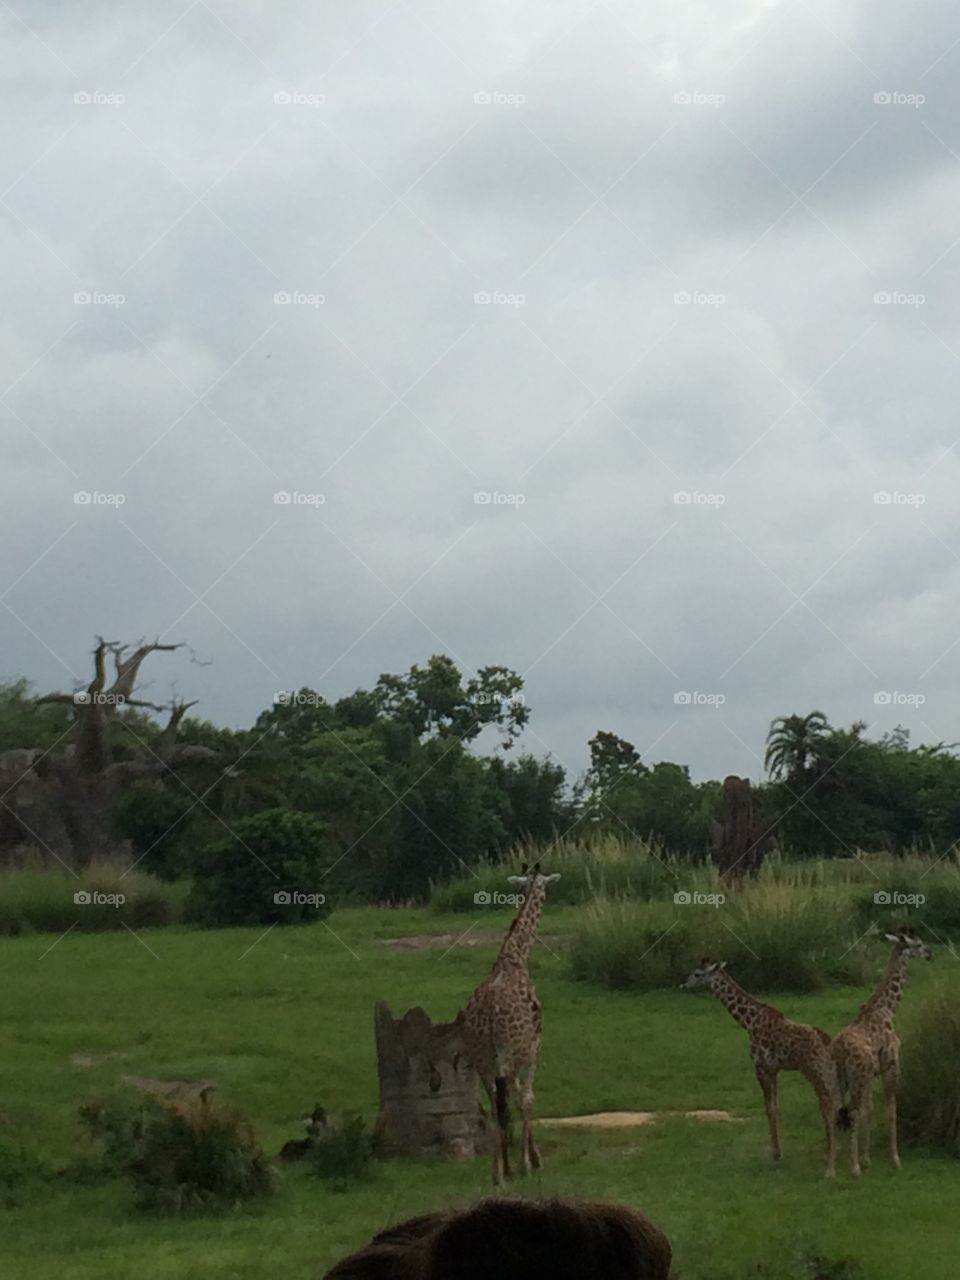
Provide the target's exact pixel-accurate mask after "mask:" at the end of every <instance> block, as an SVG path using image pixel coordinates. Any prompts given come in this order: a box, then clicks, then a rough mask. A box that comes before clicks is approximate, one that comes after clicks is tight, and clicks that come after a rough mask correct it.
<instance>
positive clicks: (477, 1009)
mask: <svg viewBox="0 0 960 1280" xmlns="http://www.w3.org/2000/svg"><path fill="white" fill-rule="evenodd" d="M545 885H546V878H545V877H544V876H542V875H540V873H539V870H538V868H537V867H534V868H533V869H532V871H531V872H530V875H529V876H528V877H527V879H526V883H525V885H524V894H525V896H524V901H523V903H522V904H521V906H520V908H519V909H518V911H517V914H516V916H515V917H514V920H513V923H512V924H511V926H510V928H509V930H508V932H507V936H506V937H505V938H504V941H503V946H502V947H501V948H500V954H499V955H498V956H497V958H496V960H495V961H494V965H493V968H492V969H491V971H490V975H489V977H487V978H486V979H485V980H484V981H483V982H481V984H480V985H479V986H478V987H477V989H476V991H474V993H473V995H472V996H471V997H470V1001H469V1003H468V1004H467V1008H466V1012H465V1017H464V1028H463V1035H464V1046H465V1049H466V1055H467V1057H468V1058H469V1059H470V1061H471V1062H472V1063H473V1065H474V1067H475V1068H476V1072H477V1075H478V1076H479V1077H480V1081H481V1083H482V1085H483V1087H484V1089H485V1090H486V1092H487V1096H488V1097H489V1099H490V1112H491V1115H492V1116H496V1120H497V1143H496V1147H495V1150H494V1158H493V1180H494V1182H495V1183H497V1184H499V1183H500V1182H502V1181H503V1179H504V1178H505V1177H509V1176H510V1159H509V1154H508V1149H507V1146H508V1143H507V1137H508V1135H507V1115H508V1109H509V1100H510V1098H511V1096H513V1097H514V1098H515V1100H516V1101H517V1103H518V1105H519V1107H520V1113H521V1115H522V1117H523V1144H522V1158H523V1168H524V1171H525V1172H529V1171H530V1170H531V1169H539V1168H540V1166H541V1164H542V1160H541V1156H540V1151H539V1148H538V1147H537V1144H536V1142H535V1141H534V1138H533V1106H534V1092H533V1081H534V1076H535V1075H536V1070H537V1060H538V1058H539V1054H540V1036H541V1033H542V1030H543V1011H542V1009H541V1006H540V1000H539V998H538V996H537V989H536V987H535V986H534V985H533V981H532V979H531V977H530V973H529V971H528V968H527V961H528V957H529V955H530V948H531V947H532V946H533V942H534V938H535V936H536V931H537V924H538V922H539V920H540V912H541V910H542V908H543V900H544V897H545V894H546V889H545Z"/></svg>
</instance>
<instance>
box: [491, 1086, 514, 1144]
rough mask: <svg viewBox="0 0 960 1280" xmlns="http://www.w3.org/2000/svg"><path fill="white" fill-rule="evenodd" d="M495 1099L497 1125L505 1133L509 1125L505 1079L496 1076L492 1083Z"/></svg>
mask: <svg viewBox="0 0 960 1280" xmlns="http://www.w3.org/2000/svg"><path fill="white" fill-rule="evenodd" d="M494 1085H495V1087H496V1098H497V1124H498V1125H499V1126H500V1128H501V1129H502V1130H503V1131H504V1133H506V1131H507V1127H508V1126H509V1124H510V1107H509V1103H508V1097H507V1077H506V1076H497V1078H496V1080H495V1081H494Z"/></svg>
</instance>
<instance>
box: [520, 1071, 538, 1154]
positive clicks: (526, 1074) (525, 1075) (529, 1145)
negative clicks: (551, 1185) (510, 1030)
mask: <svg viewBox="0 0 960 1280" xmlns="http://www.w3.org/2000/svg"><path fill="white" fill-rule="evenodd" d="M534 1070H535V1068H534V1067H532V1066H531V1067H524V1068H523V1069H522V1070H521V1071H520V1072H519V1073H518V1075H517V1083H516V1089H517V1097H518V1098H519V1100H520V1113H521V1115H522V1116H523V1152H522V1156H523V1171H524V1173H530V1172H531V1171H532V1170H534V1169H539V1168H541V1167H542V1165H543V1159H542V1157H541V1155H540V1148H539V1147H538V1146H537V1144H536V1142H535V1141H534V1137H533V1103H534V1095H533V1073H534Z"/></svg>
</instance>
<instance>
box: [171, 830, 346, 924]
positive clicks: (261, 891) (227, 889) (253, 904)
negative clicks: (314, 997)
mask: <svg viewBox="0 0 960 1280" xmlns="http://www.w3.org/2000/svg"><path fill="white" fill-rule="evenodd" d="M335 859H336V853H335V852H334V850H333V846H332V844H331V842H330V839H329V836H328V834H327V828H326V826H325V825H324V824H323V823H322V822H320V821H319V820H318V819H316V818H313V817H311V816H310V814H307V813H297V812H295V811H290V810H285V809H265V810H263V812H262V813H257V814H254V815H253V816H252V817H249V818H240V819H238V820H237V821H236V822H234V823H233V824H232V825H231V829H230V833H229V834H228V835H226V836H225V837H224V838H223V839H222V840H220V841H217V842H216V843H215V844H213V845H211V846H210V847H209V848H208V849H206V850H205V851H204V852H203V853H202V855H201V856H200V859H199V863H198V867H197V870H196V874H195V878H194V884H193V890H192V892H191V895H190V901H189V908H188V909H189V912H190V915H191V918H193V919H195V920H197V921H199V922H200V923H201V924H206V925H248V924H298V923H303V922H305V921H309V920H317V919H321V918H323V917H324V916H326V915H329V913H330V906H329V904H328V903H327V902H326V901H319V900H317V899H318V898H321V897H323V891H322V876H323V873H324V872H325V871H326V869H327V867H328V866H330V864H331V863H332V862H334V861H335Z"/></svg>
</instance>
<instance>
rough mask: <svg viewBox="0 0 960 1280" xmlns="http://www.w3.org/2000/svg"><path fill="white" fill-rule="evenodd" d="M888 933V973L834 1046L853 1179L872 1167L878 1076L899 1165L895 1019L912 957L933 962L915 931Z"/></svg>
mask: <svg viewBox="0 0 960 1280" xmlns="http://www.w3.org/2000/svg"><path fill="white" fill-rule="evenodd" d="M884 937H885V938H886V939H887V941H888V942H892V943H893V950H892V951H891V953H890V960H889V963H888V964H887V968H886V972H885V973H884V975H883V977H882V978H881V979H880V982H879V984H878V986H877V989H876V991H874V993H873V995H872V996H871V997H870V999H869V1000H867V1001H866V1003H865V1004H862V1005H861V1006H860V1012H859V1013H858V1014H857V1016H856V1017H855V1018H854V1020H853V1021H852V1022H851V1023H850V1025H849V1026H847V1027H844V1029H843V1030H842V1031H841V1032H840V1034H839V1035H838V1036H836V1037H835V1038H834V1041H833V1044H832V1046H831V1051H832V1053H833V1058H834V1061H835V1062H836V1064H837V1076H838V1079H839V1082H840V1091H841V1094H842V1096H843V1098H844V1099H845V1105H844V1106H842V1107H841V1109H840V1112H839V1120H840V1123H841V1124H842V1125H843V1126H844V1127H846V1126H847V1125H849V1127H850V1167H851V1171H852V1173H853V1176H854V1177H855V1178H859V1177H860V1174H861V1172H862V1170H863V1169H867V1168H869V1167H870V1119H871V1104H872V1097H871V1095H872V1093H873V1082H874V1079H875V1078H876V1077H877V1076H879V1077H880V1079H881V1080H882V1081H883V1096H884V1102H885V1105H886V1112H887V1128H888V1130H889V1134H890V1162H891V1164H892V1165H893V1167H894V1168H895V1169H899V1168H900V1152H899V1150H898V1149H897V1081H898V1079H899V1077H900V1037H899V1036H898V1035H897V1033H896V1031H894V1029H893V1018H894V1015H895V1014H896V1012H897V1006H898V1005H899V1004H900V998H901V996H902V995H903V984H904V982H905V981H906V977H907V961H908V960H931V959H932V958H933V952H932V951H931V950H930V948H929V947H928V946H927V944H926V943H925V942H922V941H921V940H920V938H918V937H917V935H916V934H915V933H913V932H912V930H910V929H907V928H902V929H898V930H897V932H896V933H886V934H884Z"/></svg>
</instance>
